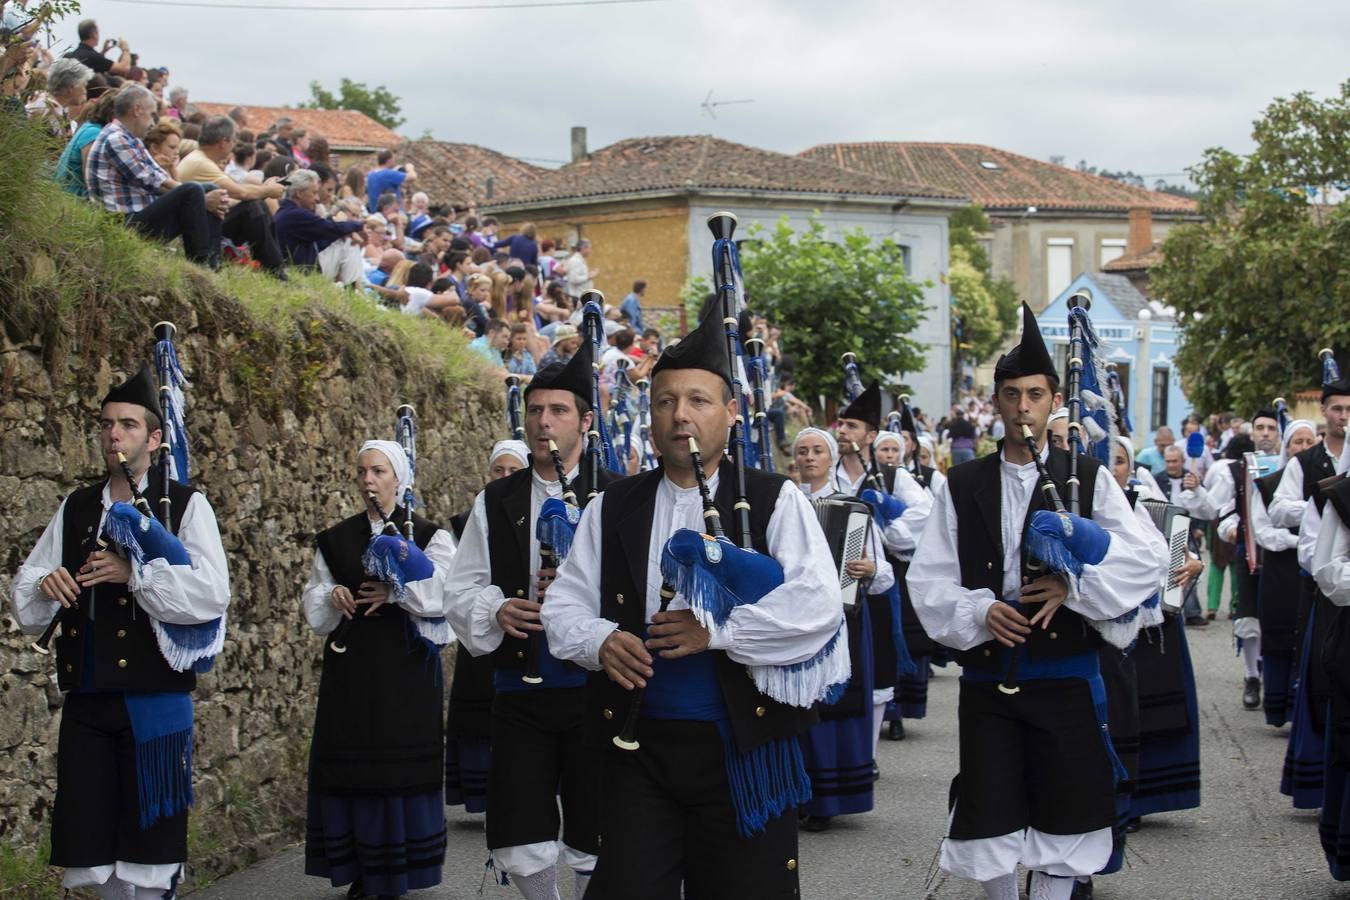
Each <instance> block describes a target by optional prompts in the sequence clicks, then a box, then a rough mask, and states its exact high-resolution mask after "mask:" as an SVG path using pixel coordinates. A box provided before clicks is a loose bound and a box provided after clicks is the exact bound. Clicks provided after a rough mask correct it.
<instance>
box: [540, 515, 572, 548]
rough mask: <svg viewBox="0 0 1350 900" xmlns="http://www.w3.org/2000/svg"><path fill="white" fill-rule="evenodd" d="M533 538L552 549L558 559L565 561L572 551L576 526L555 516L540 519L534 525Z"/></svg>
mask: <svg viewBox="0 0 1350 900" xmlns="http://www.w3.org/2000/svg"><path fill="white" fill-rule="evenodd" d="M534 536H535V538H537V539H538V541H539V543H540V544H543V545H544V546H546V547H552V548H553V552H554V553H556V554H557V555H558V558H559V559H566V558H567V554H568V553H570V552H571V551H572V539H573V538H574V537H575V536H576V526H575V525H573V524H571V523H570V522H567V521H566V520H564V519H560V518H558V517H556V516H551V517H549V518H544V517H542V516H541V517H540V518H539V521H538V522H537V523H536V524H535V529H534Z"/></svg>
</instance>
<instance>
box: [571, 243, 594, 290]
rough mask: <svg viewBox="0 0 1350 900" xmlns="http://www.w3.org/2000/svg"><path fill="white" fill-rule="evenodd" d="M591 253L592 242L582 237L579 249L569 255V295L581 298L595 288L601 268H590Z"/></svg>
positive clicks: (578, 245) (578, 244)
mask: <svg viewBox="0 0 1350 900" xmlns="http://www.w3.org/2000/svg"><path fill="white" fill-rule="evenodd" d="M590 255H591V242H590V241H589V240H587V239H586V238H582V239H581V240H580V241H578V242H577V249H576V252H574V253H573V254H572V255H571V256H569V257H567V296H569V297H575V298H577V299H580V298H581V295H582V294H584V293H586V292H587V291H591V290H594V289H595V279H596V278H599V277H600V270H599V269H592V268H590V267H589V266H588V265H587V263H586V260H587V258H589V257H590Z"/></svg>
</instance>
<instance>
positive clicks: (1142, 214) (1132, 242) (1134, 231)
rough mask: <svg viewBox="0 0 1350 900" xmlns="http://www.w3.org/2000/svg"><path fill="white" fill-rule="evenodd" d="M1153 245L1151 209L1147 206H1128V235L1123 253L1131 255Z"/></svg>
mask: <svg viewBox="0 0 1350 900" xmlns="http://www.w3.org/2000/svg"><path fill="white" fill-rule="evenodd" d="M1151 246H1153V210H1151V209H1149V208H1148V207H1147V206H1131V207H1130V235H1129V237H1128V238H1127V239H1126V241H1125V254H1126V255H1127V256H1133V255H1134V254H1136V253H1143V252H1144V251H1145V250H1147V249H1148V248H1149V247H1151Z"/></svg>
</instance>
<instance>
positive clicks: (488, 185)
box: [483, 175, 496, 200]
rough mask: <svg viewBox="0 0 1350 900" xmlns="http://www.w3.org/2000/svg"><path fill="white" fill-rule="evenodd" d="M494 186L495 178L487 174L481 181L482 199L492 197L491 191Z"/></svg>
mask: <svg viewBox="0 0 1350 900" xmlns="http://www.w3.org/2000/svg"><path fill="white" fill-rule="evenodd" d="M495 187H496V180H495V179H494V178H493V177H492V176H491V175H489V176H488V177H487V179H486V180H485V181H484V182H483V199H484V200H491V199H492V194H493V192H494V191H493V189H494V188H495Z"/></svg>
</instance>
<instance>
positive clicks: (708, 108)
mask: <svg viewBox="0 0 1350 900" xmlns="http://www.w3.org/2000/svg"><path fill="white" fill-rule="evenodd" d="M712 95H713V92H712V90H709V91H708V96H706V97H704V98H703V102H702V103H700V104H699V106H700V107H702V109H703V111H704V112H705V113H707V114H708V117H709V118H711V119H715V118H717V107H719V106H735V105H736V104H738V103H754V102H755V101H754V100H714V99H713V98H712Z"/></svg>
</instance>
